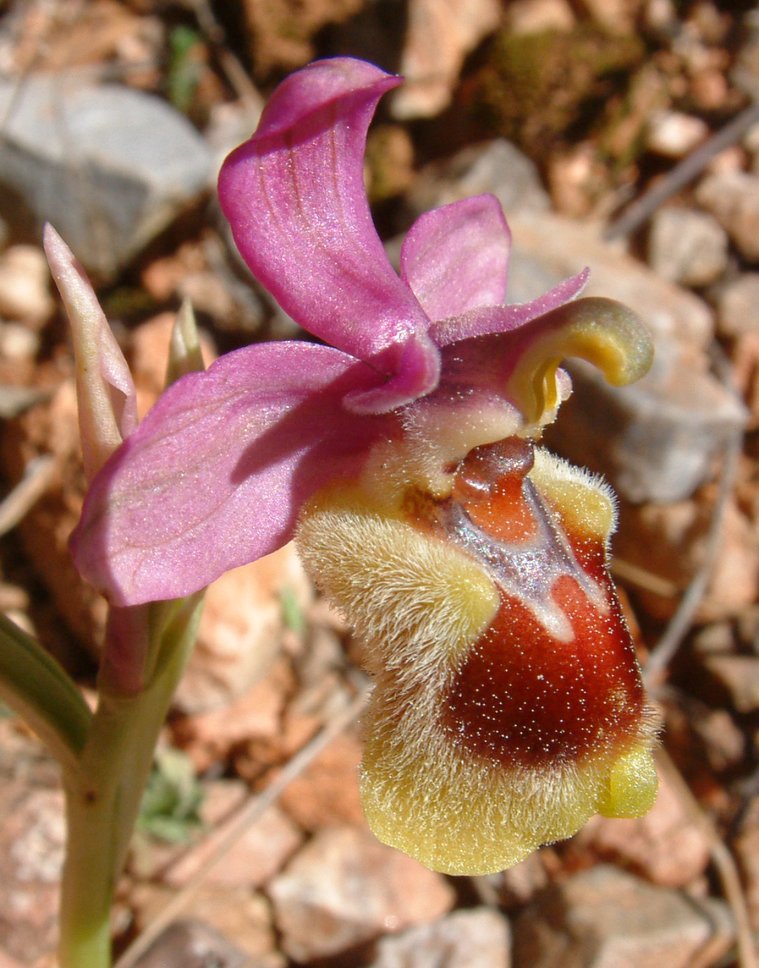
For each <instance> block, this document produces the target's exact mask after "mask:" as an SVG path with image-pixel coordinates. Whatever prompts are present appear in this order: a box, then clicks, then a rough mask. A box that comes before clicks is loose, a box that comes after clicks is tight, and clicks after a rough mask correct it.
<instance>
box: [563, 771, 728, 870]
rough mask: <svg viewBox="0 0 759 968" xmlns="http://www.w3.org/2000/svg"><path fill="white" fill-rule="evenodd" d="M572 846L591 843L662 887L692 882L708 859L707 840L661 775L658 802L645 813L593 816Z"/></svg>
mask: <svg viewBox="0 0 759 968" xmlns="http://www.w3.org/2000/svg"><path fill="white" fill-rule="evenodd" d="M571 849H572V850H573V851H574V850H578V851H580V852H584V851H587V850H588V849H590V850H591V851H592V852H593V853H595V854H596V855H597V856H599V857H601V858H602V859H603V860H607V861H613V862H615V863H617V864H619V865H620V866H621V867H624V868H625V869H627V870H631V871H634V872H635V873H637V874H640V875H642V876H644V877H645V878H646V879H647V880H649V881H652V882H653V883H654V884H659V885H660V886H662V887H685V886H686V885H688V884H691V883H693V882H694V881H695V880H696V879H697V878H698V877H699V876H700V875H701V874H702V873H703V872H704V870H705V869H706V866H707V864H708V863H709V850H710V848H709V842H708V841H707V839H706V838H705V836H704V834H703V832H702V831H701V830H700V829H699V828H698V827H696V826H695V825H694V824H692V823H691V822H690V820H689V818H688V816H687V814H686V813H685V811H684V810H683V806H682V802H681V800H680V799H679V798H678V796H677V792H676V791H675V790H674V789H673V788H672V786H671V785H670V784H669V783H668V782H667V781H666V779H665V778H663V777H662V778H660V781H659V792H658V794H657V797H656V802H655V803H654V805H653V807H652V808H651V810H649V812H648V813H647V814H646V815H645V816H643V817H636V818H635V819H629V820H628V819H616V818H613V819H612V818H609V817H593V819H592V820H591V821H590V822H589V823H588V824H587V825H586V826H585V827H584V828H583V829H582V830H581V831H580V833H579V834H577V836H576V837H575V839H574V840H573V841H572V844H571Z"/></svg>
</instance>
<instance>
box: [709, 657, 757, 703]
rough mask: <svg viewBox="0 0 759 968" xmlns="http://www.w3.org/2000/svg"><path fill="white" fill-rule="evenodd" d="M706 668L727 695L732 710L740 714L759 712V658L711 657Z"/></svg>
mask: <svg viewBox="0 0 759 968" xmlns="http://www.w3.org/2000/svg"><path fill="white" fill-rule="evenodd" d="M704 668H705V669H706V670H707V672H709V673H710V674H711V676H712V677H713V678H714V680H715V682H716V683H717V684H718V685H719V687H720V688H721V690H723V691H724V692H725V693H726V694H727V699H728V701H729V703H730V706H731V708H733V709H735V710H736V711H737V712H739V713H755V712H756V711H757V710H759V658H757V657H756V656H749V655H711V656H706V657H705V658H704Z"/></svg>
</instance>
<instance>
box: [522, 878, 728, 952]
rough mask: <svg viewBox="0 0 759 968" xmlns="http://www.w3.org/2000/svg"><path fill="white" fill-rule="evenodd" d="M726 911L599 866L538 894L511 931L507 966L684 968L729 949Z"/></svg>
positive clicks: (720, 905) (716, 903)
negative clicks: (511, 954)
mask: <svg viewBox="0 0 759 968" xmlns="http://www.w3.org/2000/svg"><path fill="white" fill-rule="evenodd" d="M731 938H732V925H731V921H730V915H729V913H728V909H727V906H726V905H725V904H724V903H723V902H721V901H715V900H713V899H706V900H700V899H698V900H697V899H696V898H693V897H687V898H686V897H685V896H684V895H682V894H680V893H678V892H677V891H673V890H669V889H666V888H662V887H653V886H652V885H650V884H647V883H646V882H645V881H642V880H639V879H638V878H636V877H633V876H632V875H630V874H627V873H624V872H623V871H621V870H618V869H617V868H615V867H611V866H606V865H600V866H598V867H594V868H592V869H591V870H587V871H583V872H582V873H580V874H575V875H574V876H573V877H570V878H569V880H567V881H565V882H564V883H563V884H558V885H556V886H554V887H551V888H549V889H548V890H547V891H545V892H544V893H543V894H542V895H540V896H539V898H538V899H537V900H536V902H535V903H534V904H533V905H531V906H530V907H529V908H528V909H527V910H526V911H525V912H524V913H523V914H522V915H521V916H520V917H519V919H518V920H517V922H516V924H515V925H514V968H662V966H663V965H666V966H667V968H692V966H693V964H694V963H695V962H694V959H695V958H696V957H698V958H699V962H698V963H699V964H714V963H715V962H716V960H717V959H718V958H719V957H720V955H722V954H724V952H725V951H726V950H727V948H728V947H729V945H730V943H731Z"/></svg>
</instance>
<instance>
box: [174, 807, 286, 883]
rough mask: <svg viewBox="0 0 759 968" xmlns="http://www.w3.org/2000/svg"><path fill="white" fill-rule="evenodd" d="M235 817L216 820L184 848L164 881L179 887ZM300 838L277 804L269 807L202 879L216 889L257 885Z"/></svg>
mask: <svg viewBox="0 0 759 968" xmlns="http://www.w3.org/2000/svg"><path fill="white" fill-rule="evenodd" d="M235 819H236V818H235V817H230V818H229V820H228V821H227V822H226V823H220V824H218V825H217V826H215V827H214V828H213V829H212V833H210V834H209V835H208V836H206V837H204V838H203V839H202V840H201V842H200V843H199V844H198V845H197V846H195V847H193V848H191V849H190V850H188V851H187V852H186V853H185V855H184V856H183V857H182V858H181V860H180V861H179V862H178V863H176V864H174V865H172V867H171V868H170V869H169V871H168V872H167V875H166V883H167V884H169V885H171V886H172V887H183V886H184V885H185V884H186V883H187V882H188V881H190V880H191V879H192V877H193V876H194V875H195V874H196V873H197V872H198V870H199V869H200V868H201V867H203V865H204V864H205V863H206V861H207V860H208V859H209V858H210V857H212V856H213V855H214V853H215V852H216V850H217V848H218V847H219V845H220V844H221V843H223V841H224V839H225V838H226V837H227V836H228V834H229V830H230V828H231V826H232V825H233V824H234V822H235ZM302 839H303V838H302V834H301V833H300V831H299V830H298V829H297V827H296V826H295V825H294V824H293V822H292V821H291V820H289V819H288V818H287V816H286V815H285V814H284V813H283V812H282V811H281V810H280V809H279V808H278V807H269V809H268V810H266V812H265V813H264V814H262V816H261V817H259V818H258V819H257V820H256V821H255V822H254V823H252V824H251V825H250V827H249V828H248V830H247V831H246V832H245V834H244V835H243V836H242V837H240V838H239V840H237V842H236V843H235V846H234V848H233V849H232V850H230V851H229V852H228V853H227V854H226V856H225V857H224V859H223V860H221V861H220V862H219V863H218V864H217V865H216V866H215V867H214V868H213V869H212V870H211V871H210V872H209V874H208V877H207V878H206V880H205V883H206V884H207V885H208V887H209V888H219V889H221V888H237V887H244V888H254V887H260V886H261V885H262V884H264V883H266V881H268V880H269V878H270V877H272V875H274V874H276V873H277V872H278V871H279V870H281V868H282V867H283V866H284V864H285V862H286V860H287V858H288V857H290V855H291V854H293V853H294V851H295V850H296V849H297V847H298V846H299V844H300V842H301V840H302Z"/></svg>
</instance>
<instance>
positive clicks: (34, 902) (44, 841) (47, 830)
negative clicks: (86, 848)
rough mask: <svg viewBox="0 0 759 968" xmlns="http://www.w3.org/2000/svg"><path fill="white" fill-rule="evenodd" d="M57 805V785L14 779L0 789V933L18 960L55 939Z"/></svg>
mask: <svg viewBox="0 0 759 968" xmlns="http://www.w3.org/2000/svg"><path fill="white" fill-rule="evenodd" d="M63 810H64V806H63V794H62V793H61V792H60V791H59V790H46V789H31V790H30V789H27V788H26V786H25V784H23V783H22V782H15V781H14V782H12V783H8V782H6V783H5V784H4V785H3V789H2V792H0V815H2V817H3V825H2V832H1V833H0V937H2V943H3V946H4V948H5V950H6V951H7V952H8V954H9V955H10V956H11V957H13V958H18V959H19V960H20V961H21V962H22V963H23V964H29V963H31V962H33V961H34V960H36V959H37V958H39V957H41V956H43V955H44V954H45V953H46V952H48V951H50V950H51V949H53V948H54V947H55V945H56V941H57V937H58V923H57V917H58V888H59V884H60V877H61V868H62V866H63V854H64V844H65V832H66V826H65V821H64V815H63Z"/></svg>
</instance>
